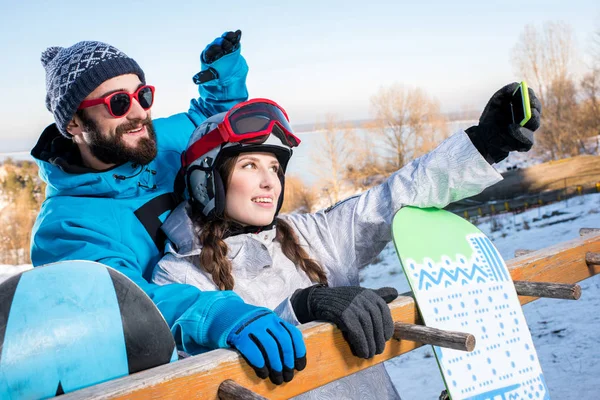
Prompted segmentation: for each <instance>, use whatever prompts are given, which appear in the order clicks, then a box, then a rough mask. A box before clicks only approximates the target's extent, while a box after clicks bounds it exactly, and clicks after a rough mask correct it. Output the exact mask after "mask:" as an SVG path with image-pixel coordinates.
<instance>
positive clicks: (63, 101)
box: [42, 41, 146, 138]
mask: <svg viewBox="0 0 600 400" xmlns="http://www.w3.org/2000/svg"><path fill="white" fill-rule="evenodd" d="M42 65H43V66H44V68H45V69H46V108H48V110H49V111H50V112H51V113H52V114H54V119H55V120H56V125H57V126H58V130H59V131H60V133H62V134H63V135H65V136H66V137H68V138H71V135H70V134H69V133H68V132H67V125H68V124H69V121H71V119H73V115H75V112H76V111H77V108H78V107H79V105H80V104H81V102H82V101H83V99H85V98H86V97H87V96H88V95H89V94H90V93H92V92H93V91H94V90H95V89H96V88H97V87H98V86H100V85H101V84H102V83H103V82H104V81H106V80H108V79H111V78H114V77H116V76H119V75H124V74H136V75H137V76H138V77H139V78H140V80H141V81H142V83H146V80H145V77H144V71H142V69H141V68H140V66H139V65H138V64H137V63H136V62H135V61H134V60H133V59H132V58H129V57H127V55H125V54H124V53H122V52H121V51H119V50H118V49H116V48H114V47H112V46H111V45H109V44H106V43H102V42H94V41H85V42H79V43H76V44H74V45H73V46H71V47H67V48H65V47H49V48H47V49H46V51H44V52H43V53H42Z"/></svg>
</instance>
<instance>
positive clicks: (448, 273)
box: [392, 207, 550, 400]
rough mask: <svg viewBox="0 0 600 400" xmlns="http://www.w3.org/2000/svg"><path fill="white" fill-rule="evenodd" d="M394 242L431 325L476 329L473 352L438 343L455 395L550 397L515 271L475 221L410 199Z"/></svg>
mask: <svg viewBox="0 0 600 400" xmlns="http://www.w3.org/2000/svg"><path fill="white" fill-rule="evenodd" d="M392 234H393V237H394V245H395V246H396V252H397V253H398V256H399V259H400V262H401V263H402V268H403V269H404V273H405V275H406V277H407V278H408V282H409V284H410V286H411V289H412V291H413V293H414V295H415V299H416V301H417V305H418V308H419V311H420V313H421V316H422V318H423V321H424V323H425V325H427V326H430V327H434V328H439V329H444V330H450V331H458V332H466V333H470V334H472V335H474V336H475V339H476V345H475V350H473V351H472V352H463V351H459V350H452V349H446V348H441V347H437V346H433V348H434V353H435V356H436V358H437V361H438V365H439V367H440V371H441V373H442V376H443V378H444V382H445V384H446V388H447V389H448V392H449V394H450V397H451V398H452V399H453V400H457V399H506V400H509V399H524V400H527V399H534V400H535V399H549V398H550V397H549V395H548V389H547V387H546V383H545V381H544V376H543V374H542V369H541V367H540V364H539V362H538V357H537V354H536V351H535V348H534V346H533V341H532V339H531V334H530V333H529V329H528V327H527V323H526V321H525V317H524V316H523V310H522V308H521V304H520V303H519V299H518V297H517V293H516V291H515V287H514V285H513V282H512V279H511V277H510V274H509V271H508V269H507V268H506V264H505V263H504V260H502V257H501V256H500V253H499V252H498V250H497V249H496V248H495V247H494V245H493V244H492V242H491V241H490V240H489V239H488V238H487V236H485V235H484V234H483V233H482V232H481V231H480V230H479V229H477V228H476V227H475V226H474V225H472V224H470V223H469V222H467V221H465V220H464V219H462V218H460V217H458V216H456V215H454V214H452V213H450V212H447V211H444V210H439V209H432V208H428V209H419V208H415V207H404V208H402V209H401V210H400V211H398V212H397V213H396V215H395V216H394V221H393V224H392Z"/></svg>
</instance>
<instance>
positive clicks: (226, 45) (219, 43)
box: [202, 29, 242, 64]
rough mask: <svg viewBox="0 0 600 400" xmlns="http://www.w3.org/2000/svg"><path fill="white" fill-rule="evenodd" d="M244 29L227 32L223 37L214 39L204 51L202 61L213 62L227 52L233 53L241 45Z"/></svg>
mask: <svg viewBox="0 0 600 400" xmlns="http://www.w3.org/2000/svg"><path fill="white" fill-rule="evenodd" d="M241 38H242V31H240V30H239V29H238V30H237V31H235V32H231V31H230V32H225V33H224V34H222V35H221V37H218V38H216V39H215V40H213V41H212V43H210V44H209V45H208V46H206V48H205V49H204V51H203V52H202V61H204V62H205V63H206V64H212V63H213V62H215V61H217V60H218V59H219V58H221V57H223V56H224V55H226V54H229V53H232V52H234V51H235V50H237V48H238V47H239V44H240V39H241Z"/></svg>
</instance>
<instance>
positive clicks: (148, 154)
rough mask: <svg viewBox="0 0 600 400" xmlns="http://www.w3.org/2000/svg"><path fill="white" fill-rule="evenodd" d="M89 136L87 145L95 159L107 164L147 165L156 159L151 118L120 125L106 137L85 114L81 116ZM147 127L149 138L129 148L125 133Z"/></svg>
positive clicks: (142, 139) (154, 136)
mask: <svg viewBox="0 0 600 400" xmlns="http://www.w3.org/2000/svg"><path fill="white" fill-rule="evenodd" d="M79 116H80V118H81V120H82V122H83V127H84V129H85V131H86V132H87V133H88V135H87V138H86V139H87V144H88V145H89V147H90V151H91V153H92V155H93V156H94V157H96V158H97V159H98V160H100V161H102V162H103V163H105V164H123V163H126V162H131V163H134V164H140V165H146V164H149V163H150V161H152V160H154V158H155V157H156V152H157V150H156V133H155V132H154V126H153V125H152V119H151V118H150V117H148V118H146V119H144V120H139V119H138V120H134V121H130V122H125V123H123V124H121V125H119V126H118V127H117V129H116V131H115V134H114V135H111V136H108V137H107V136H106V135H103V134H102V133H101V132H100V129H99V128H98V125H97V124H96V121H94V120H92V119H91V118H88V117H87V115H85V113H80V114H79ZM140 124H141V125H142V126H145V127H146V129H147V131H148V137H147V138H141V139H140V140H139V141H138V144H137V146H136V147H135V148H133V147H129V146H127V145H126V144H125V142H124V141H123V136H124V134H125V132H127V131H129V130H132V129H135V128H137V127H139V125H140Z"/></svg>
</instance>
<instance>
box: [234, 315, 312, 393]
mask: <svg viewBox="0 0 600 400" xmlns="http://www.w3.org/2000/svg"><path fill="white" fill-rule="evenodd" d="M227 343H228V344H229V345H230V346H232V347H234V348H235V349H236V350H237V351H239V352H240V353H241V354H242V356H243V357H244V359H245V360H246V362H248V364H250V366H251V367H252V368H254V371H255V372H256V375H258V376H259V377H260V378H262V379H266V378H267V377H269V378H270V379H271V382H273V383H274V384H276V385H281V383H282V382H289V381H291V380H292V378H293V377H294V369H296V370H298V371H302V370H303V369H304V367H306V347H305V346H304V339H303V338H302V333H301V332H300V331H299V330H298V328H296V327H295V326H293V325H291V324H289V323H287V322H286V321H284V320H282V319H281V318H279V317H278V316H277V314H275V313H274V312H272V311H270V310H267V309H265V310H264V313H261V314H258V315H253V316H252V317H250V318H249V319H247V320H245V321H242V322H241V323H240V324H238V326H237V327H235V328H234V329H232V330H231V333H230V334H229V336H228V338H227Z"/></svg>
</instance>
